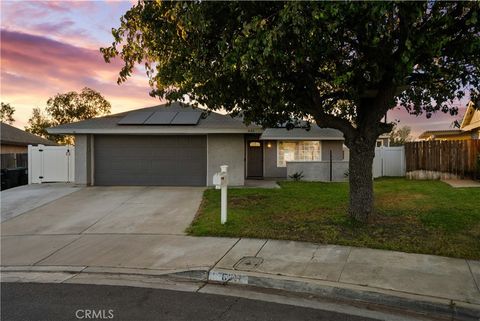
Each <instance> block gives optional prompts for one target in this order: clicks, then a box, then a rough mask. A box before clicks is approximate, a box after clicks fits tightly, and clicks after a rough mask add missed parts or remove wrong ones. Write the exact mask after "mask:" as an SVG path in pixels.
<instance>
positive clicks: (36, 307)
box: [0, 283, 372, 321]
mask: <svg viewBox="0 0 480 321" xmlns="http://www.w3.org/2000/svg"><path fill="white" fill-rule="evenodd" d="M0 319H1V320H4V321H7V320H8V321H11V320H21V321H37V320H48V321H56V320H115V321H116V320H128V321H134V320H162V321H163V320H165V321H167V320H168V321H180V320H185V321H197V320H198V321H201V320H208V321H220V320H228V321H234V320H242V321H248V320H262V321H267V320H275V321H276V320H315V321H318V320H329V321H336V320H345V321H346V320H349V321H350V320H351V321H357V320H362V321H363V320H372V319H366V318H360V317H356V316H355V317H354V316H348V315H345V314H339V313H332V312H327V311H321V310H316V309H310V308H303V307H297V306H290V305H283V304H277V303H269V302H264V301H256V300H248V299H242V298H236V297H230V296H220V295H212V294H205V293H192V292H179V291H171V290H161V289H148V288H134V287H125V286H103V285H79V284H39V283H2V284H1V318H0Z"/></svg>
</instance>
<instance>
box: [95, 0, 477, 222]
mask: <svg viewBox="0 0 480 321" xmlns="http://www.w3.org/2000/svg"><path fill="white" fill-rule="evenodd" d="M479 7H480V3H478V2H441V1H428V2H420V3H418V2H361V3H358V2H242V1H238V2H237V1H235V2H220V3H219V2H208V1H195V2H167V1H158V2H150V1H139V2H138V4H137V5H135V6H133V7H132V8H131V9H130V10H128V11H127V12H126V13H125V14H124V15H123V16H122V17H121V19H120V20H121V24H120V27H119V28H117V29H113V30H112V34H113V38H114V40H113V43H112V45H111V46H109V47H106V48H101V49H100V50H101V52H102V53H103V55H104V58H105V60H106V61H107V62H110V61H111V59H113V58H115V57H120V58H121V59H122V60H123V62H124V65H123V67H122V68H121V70H120V72H119V78H118V83H122V82H124V81H126V80H127V78H129V77H130V76H131V75H132V72H133V71H134V68H135V65H136V64H137V63H142V64H144V65H145V68H146V73H147V75H148V77H149V79H150V85H151V86H152V90H151V93H150V94H151V95H152V96H156V97H160V98H164V99H167V100H168V101H174V100H177V101H185V100H186V99H190V100H191V101H193V102H194V103H199V104H204V105H206V106H208V108H209V109H211V110H217V109H220V108H224V109H225V110H226V111H227V112H230V113H232V114H233V115H237V114H241V115H242V116H243V117H244V120H245V122H246V123H249V122H255V123H258V124H261V125H263V126H275V125H278V124H282V123H285V122H291V121H292V119H308V120H311V121H315V122H316V123H317V124H318V125H319V126H320V127H330V128H335V129H338V130H340V131H342V132H343V134H344V136H345V144H346V145H347V147H349V149H350V165H349V166H350V168H349V182H350V184H349V185H350V203H349V213H350V215H351V216H352V217H353V218H355V219H357V220H360V221H364V222H365V221H367V220H368V217H369V214H370V213H372V211H373V180H372V162H373V157H374V155H375V153H374V151H375V142H376V139H377V137H378V136H379V135H381V134H383V133H387V132H390V131H391V129H392V127H393V124H391V123H384V122H382V121H381V120H382V118H383V117H384V115H385V113H386V112H387V111H388V110H389V109H391V108H393V107H395V106H396V105H397V104H398V105H401V106H403V107H404V108H406V109H407V110H408V111H409V112H410V113H413V114H417V115H418V114H421V113H425V114H426V116H427V117H430V116H431V114H432V113H434V112H436V111H443V112H449V113H451V114H456V113H457V109H456V108H455V107H454V106H453V105H452V102H453V101H455V100H456V99H459V98H462V97H463V96H464V95H465V94H466V88H471V95H472V96H476V95H478V88H479V82H480V75H479V65H480V62H479V59H480V55H478V52H480V43H479V32H480V24H479V23H478V22H477V19H478V14H479Z"/></svg>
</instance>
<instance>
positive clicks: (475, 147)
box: [405, 139, 480, 178]
mask: <svg viewBox="0 0 480 321" xmlns="http://www.w3.org/2000/svg"><path fill="white" fill-rule="evenodd" d="M478 157H480V140H479V139H471V140H452V141H423V142H412V143H406V144H405V161H406V170H407V172H413V171H421V170H423V171H430V172H439V173H450V174H454V175H457V176H460V177H471V178H480V168H479V167H478V166H479V164H478V162H479V161H478Z"/></svg>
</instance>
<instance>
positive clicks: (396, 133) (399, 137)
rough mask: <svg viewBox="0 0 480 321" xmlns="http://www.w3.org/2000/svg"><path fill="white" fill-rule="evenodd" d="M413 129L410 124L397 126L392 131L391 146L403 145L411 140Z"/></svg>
mask: <svg viewBox="0 0 480 321" xmlns="http://www.w3.org/2000/svg"><path fill="white" fill-rule="evenodd" d="M411 132H412V129H411V128H410V127H409V126H403V127H400V128H397V127H396V126H395V127H394V128H393V130H392V131H391V133H390V146H402V145H405V143H406V142H408V141H410V140H411V138H412V137H411V136H410V133H411Z"/></svg>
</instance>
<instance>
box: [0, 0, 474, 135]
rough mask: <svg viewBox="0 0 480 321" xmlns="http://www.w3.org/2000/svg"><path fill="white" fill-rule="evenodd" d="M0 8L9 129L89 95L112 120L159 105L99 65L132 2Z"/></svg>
mask: <svg viewBox="0 0 480 321" xmlns="http://www.w3.org/2000/svg"><path fill="white" fill-rule="evenodd" d="M0 1H1V8H0V9H1V34H0V37H1V38H0V46H1V48H0V54H1V68H0V69H1V76H0V95H1V101H2V102H4V103H10V104H11V105H12V106H13V107H15V109H16V111H15V114H14V118H15V120H16V121H15V123H14V125H15V126H17V127H19V128H22V129H23V128H24V127H25V125H26V124H27V122H28V119H29V118H30V116H31V113H32V109H33V108H35V107H41V108H44V107H45V106H46V102H47V100H48V98H49V97H52V96H54V95H56V94H57V93H65V92H69V91H77V92H78V91H80V90H81V89H82V88H83V87H90V88H92V89H95V90H97V91H99V92H100V93H101V94H102V95H103V96H104V97H105V98H106V99H107V100H108V101H109V102H110V103H111V104H112V113H118V112H123V111H126V110H131V109H138V108H142V107H148V106H153V105H156V104H159V103H160V101H159V99H158V98H152V97H150V96H149V95H148V93H149V91H150V87H149V84H148V79H147V77H146V75H145V74H144V73H143V72H142V70H141V68H138V70H137V72H136V73H135V74H134V75H133V77H131V78H130V79H129V80H128V81H127V82H126V83H123V84H121V85H117V82H116V80H117V77H118V72H119V71H120V67H121V62H120V61H113V62H112V63H110V64H107V63H105V61H104V60H103V57H102V55H101V53H100V51H99V48H100V47H107V46H109V45H110V44H111V43H112V41H113V38H112V35H111V29H112V28H116V27H118V26H119V25H120V17H121V16H122V15H123V13H125V12H126V11H127V10H128V9H129V8H130V7H131V6H132V5H133V4H134V3H135V2H136V1H135V0H131V1H58V2H57V1H4V0H0ZM459 106H460V109H459V115H458V116H449V115H448V114H443V113H437V114H435V115H434V116H433V117H432V118H430V119H426V118H425V116H424V115H423V116H418V117H416V116H411V115H408V114H407V113H406V112H405V111H404V110H402V109H398V108H396V109H394V110H391V111H389V113H388V117H387V119H388V120H392V121H393V120H399V126H410V127H411V128H412V135H413V136H414V137H416V136H418V135H419V134H420V133H421V132H423V131H425V130H432V129H449V128H450V125H451V124H452V122H453V121H454V120H459V119H461V117H462V116H463V114H464V112H465V110H466V109H465V102H460V103H459Z"/></svg>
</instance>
